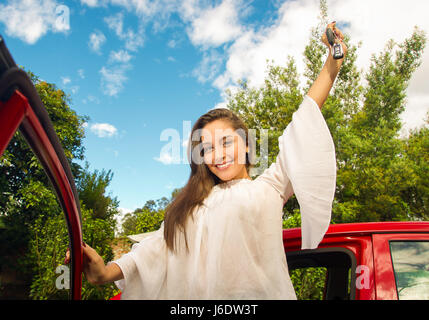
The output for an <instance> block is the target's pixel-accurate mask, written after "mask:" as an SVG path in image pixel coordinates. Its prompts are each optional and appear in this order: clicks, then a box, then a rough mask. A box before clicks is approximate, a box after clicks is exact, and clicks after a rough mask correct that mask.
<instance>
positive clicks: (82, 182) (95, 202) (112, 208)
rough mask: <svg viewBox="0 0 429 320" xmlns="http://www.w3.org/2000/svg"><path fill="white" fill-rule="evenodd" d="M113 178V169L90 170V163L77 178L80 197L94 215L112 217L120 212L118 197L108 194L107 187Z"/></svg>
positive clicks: (101, 217)
mask: <svg viewBox="0 0 429 320" xmlns="http://www.w3.org/2000/svg"><path fill="white" fill-rule="evenodd" d="M112 178H113V172H112V171H111V170H108V171H106V170H104V169H103V170H101V171H99V170H94V172H90V171H89V164H88V163H86V165H85V168H84V169H82V170H81V171H80V174H79V176H78V179H77V185H78V187H77V188H78V192H79V199H80V200H81V201H82V202H83V203H84V204H85V206H86V207H87V208H88V209H91V210H92V212H93V215H94V217H96V218H100V219H110V220H112V218H113V217H114V216H115V215H116V214H118V212H119V211H118V207H119V201H118V200H117V198H116V197H114V198H112V196H111V195H109V194H106V192H107V187H108V186H109V184H110V182H111V181H112Z"/></svg>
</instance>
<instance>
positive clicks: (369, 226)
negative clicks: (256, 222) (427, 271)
mask: <svg viewBox="0 0 429 320" xmlns="http://www.w3.org/2000/svg"><path fill="white" fill-rule="evenodd" d="M389 240H406V241H411V240H419V241H421V240H427V241H429V222H416V221H406V222H369V223H347V224H334V225H330V226H329V228H328V230H327V232H326V234H325V236H324V238H323V240H322V242H321V243H320V244H319V247H318V248H345V249H348V250H350V251H351V252H353V254H354V255H355V258H356V263H357V266H365V268H366V269H365V270H366V271H369V274H367V276H368V281H369V286H363V287H362V288H360V289H359V288H357V289H356V293H355V299H356V300H397V299H398V295H397V290H396V282H395V275H394V271H393V264H392V259H391V254H390V248H389ZM283 243H284V247H285V252H286V253H288V252H292V251H299V250H301V229H300V228H295V229H287V230H283ZM428 254H429V252H428ZM362 270H363V269H362ZM357 275H359V273H357Z"/></svg>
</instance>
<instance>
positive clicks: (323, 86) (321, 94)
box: [307, 22, 347, 109]
mask: <svg viewBox="0 0 429 320" xmlns="http://www.w3.org/2000/svg"><path fill="white" fill-rule="evenodd" d="M327 28H331V29H333V30H334V32H335V34H336V36H337V39H338V40H337V41H338V42H339V43H340V44H341V46H342V47H343V51H344V56H345V55H346V53H347V47H346V45H345V44H344V42H343V39H344V36H343V34H342V32H341V31H340V30H339V29H338V28H336V27H335V22H332V23H330V24H328V27H327ZM322 41H323V43H324V44H325V45H326V46H328V48H329V47H330V46H329V42H328V39H327V36H326V33H324V34H323V37H322ZM343 61H344V58H342V59H338V60H335V59H334V58H333V56H332V54H331V50H329V55H328V59H327V60H326V62H325V65H324V66H323V68H322V71H321V72H320V74H319V76H318V77H317V79H316V80H315V81H314V83H313V85H312V86H311V87H310V90H309V91H308V93H307V95H308V96H309V97H311V98H312V99H313V100H314V101H315V102H316V103H317V105H318V106H319V108H320V109H322V106H323V104H324V103H325V101H326V98H327V97H328V95H329V92H330V91H331V88H332V85H333V84H334V81H335V79H336V77H337V75H338V72H339V71H340V68H341V65H342V63H343Z"/></svg>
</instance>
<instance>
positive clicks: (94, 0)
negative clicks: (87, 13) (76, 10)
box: [80, 0, 101, 7]
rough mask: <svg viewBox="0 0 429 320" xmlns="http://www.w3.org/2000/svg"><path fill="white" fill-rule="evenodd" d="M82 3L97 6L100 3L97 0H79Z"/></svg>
mask: <svg viewBox="0 0 429 320" xmlns="http://www.w3.org/2000/svg"><path fill="white" fill-rule="evenodd" d="M80 2H81V3H82V4H86V5H87V6H88V7H97V6H99V5H100V4H101V1H98V0H80Z"/></svg>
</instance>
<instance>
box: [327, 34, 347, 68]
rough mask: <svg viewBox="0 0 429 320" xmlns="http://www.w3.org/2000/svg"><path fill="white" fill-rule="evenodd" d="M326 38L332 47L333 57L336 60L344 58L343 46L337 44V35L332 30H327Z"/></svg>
mask: <svg viewBox="0 0 429 320" xmlns="http://www.w3.org/2000/svg"><path fill="white" fill-rule="evenodd" d="M326 37H327V38H328V42H329V44H330V45H331V53H332V57H333V58H334V59H335V60H338V59H342V58H344V51H343V46H342V45H341V44H340V43H335V38H336V36H335V33H334V31H333V30H332V29H331V28H328V29H326Z"/></svg>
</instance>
